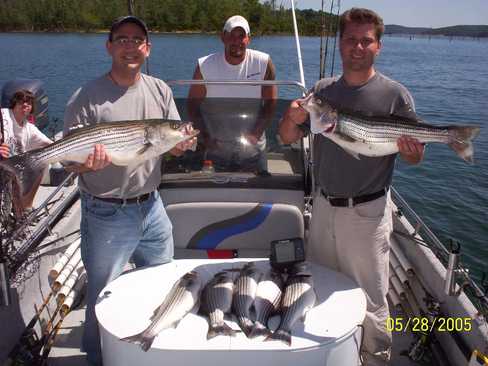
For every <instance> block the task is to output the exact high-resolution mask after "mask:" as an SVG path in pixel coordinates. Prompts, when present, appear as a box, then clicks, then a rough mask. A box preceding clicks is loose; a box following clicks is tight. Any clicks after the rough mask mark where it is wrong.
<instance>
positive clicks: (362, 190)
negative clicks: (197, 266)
mask: <svg viewBox="0 0 488 366" xmlns="http://www.w3.org/2000/svg"><path fill="white" fill-rule="evenodd" d="M339 32H340V41H339V47H340V54H341V58H342V65H343V73H342V75H341V76H339V77H334V78H326V79H322V80H319V81H318V82H317V83H316V84H315V86H314V88H313V92H315V93H318V94H320V95H322V96H324V97H325V98H326V100H327V102H328V103H330V104H331V105H332V106H333V107H335V108H339V109H341V108H342V109H347V110H356V111H361V113H366V114H368V115H376V116H389V115H391V114H396V115H403V116H406V117H410V118H415V114H414V102H413V99H412V96H411V95H410V93H409V92H408V90H407V89H406V88H405V87H404V86H403V85H401V84H400V83H398V82H396V81H393V80H391V79H389V78H388V77H386V76H384V75H383V74H381V73H380V72H378V71H376V69H375V66H374V62H375V59H376V57H377V56H378V55H379V53H380V50H381V47H382V43H381V36H382V34H383V32H384V25H383V20H382V19H381V17H380V16H378V15H377V14H376V13H375V12H373V11H371V10H368V9H362V8H352V9H350V10H348V11H346V12H344V13H343V14H342V15H341V17H340V20H339ZM300 103H301V100H295V101H293V102H292V103H291V105H290V106H289V108H288V110H287V111H286V112H285V114H284V116H283V118H282V121H281V123H280V129H279V132H280V136H281V138H282V140H283V142H285V143H291V142H293V141H297V140H299V139H300V138H302V137H303V136H304V133H306V132H304V131H306V128H304V127H303V125H304V123H305V122H306V120H307V119H308V114H307V112H306V111H305V110H304V109H303V108H302V107H301V105H300ZM397 144H398V148H399V154H400V156H401V157H402V158H403V160H405V161H406V162H408V163H410V164H417V163H419V162H420V161H421V160H422V159H423V155H424V146H423V145H422V144H421V143H419V142H418V140H416V139H413V138H411V137H408V136H405V137H402V138H400V139H399V140H398V141H397ZM314 158H315V165H314V174H315V177H316V178H315V181H316V182H317V190H316V192H315V196H314V201H313V202H314V205H313V215H312V222H311V229H310V236H309V243H308V248H307V251H308V253H307V255H308V257H309V258H310V259H311V260H313V261H315V262H318V263H320V264H323V265H325V266H327V267H329V268H332V269H334V270H337V271H339V272H342V273H344V274H346V275H348V276H349V277H351V278H353V279H354V280H355V281H356V282H357V283H358V284H359V285H360V286H361V287H362V288H363V289H364V290H365V293H366V299H367V313H366V318H365V320H364V332H365V333H364V344H363V346H364V347H363V349H364V350H365V353H364V354H363V356H364V358H365V359H366V363H365V364H366V365H384V364H387V362H388V360H389V357H390V350H391V340H392V338H391V333H389V332H388V331H387V330H386V319H387V317H388V315H389V311H388V303H387V299H386V294H387V291H388V263H389V247H390V235H391V232H392V211H391V207H390V192H389V187H390V184H391V181H392V176H393V169H394V165H395V158H396V154H394V155H389V156H383V157H366V156H361V157H360V160H358V159H356V158H355V157H353V156H351V155H350V154H349V153H347V152H346V151H345V150H343V149H342V148H341V147H340V146H338V145H336V144H335V143H334V142H332V141H331V140H329V139H327V138H325V137H324V136H322V135H321V134H318V135H315V138H314ZM345 316H347V314H345Z"/></svg>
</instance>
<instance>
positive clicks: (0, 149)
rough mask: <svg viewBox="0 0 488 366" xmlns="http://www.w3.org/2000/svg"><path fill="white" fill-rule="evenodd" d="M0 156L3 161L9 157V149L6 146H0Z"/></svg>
mask: <svg viewBox="0 0 488 366" xmlns="http://www.w3.org/2000/svg"><path fill="white" fill-rule="evenodd" d="M0 156H1V157H2V158H4V159H8V158H9V157H10V148H9V147H8V145H7V144H1V145H0Z"/></svg>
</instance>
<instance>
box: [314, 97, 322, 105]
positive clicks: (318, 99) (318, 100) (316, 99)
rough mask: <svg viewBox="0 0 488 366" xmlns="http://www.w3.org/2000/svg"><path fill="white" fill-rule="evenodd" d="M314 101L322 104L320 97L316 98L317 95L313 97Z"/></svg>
mask: <svg viewBox="0 0 488 366" xmlns="http://www.w3.org/2000/svg"><path fill="white" fill-rule="evenodd" d="M314 99H315V103H317V104H318V105H321V104H322V99H320V98H318V97H315V98H314Z"/></svg>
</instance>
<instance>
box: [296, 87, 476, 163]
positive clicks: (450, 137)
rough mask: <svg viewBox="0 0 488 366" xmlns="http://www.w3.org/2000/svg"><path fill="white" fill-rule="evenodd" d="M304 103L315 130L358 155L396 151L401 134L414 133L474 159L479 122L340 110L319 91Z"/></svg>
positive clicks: (421, 139)
mask: <svg viewBox="0 0 488 366" xmlns="http://www.w3.org/2000/svg"><path fill="white" fill-rule="evenodd" d="M302 107H303V108H304V109H305V110H306V111H307V112H309V113H310V122H311V130H312V133H315V134H322V135H323V136H325V137H327V138H329V139H331V140H332V141H334V142H335V143H336V144H337V145H339V146H341V147H342V148H343V149H344V150H345V151H347V152H348V153H350V154H351V155H353V156H354V157H356V158H358V159H359V156H358V154H361V155H365V156H384V155H390V154H394V153H397V152H398V146H397V140H398V138H400V137H402V136H411V137H414V138H416V139H417V140H419V141H420V142H421V143H430V142H439V143H443V144H447V145H448V146H449V147H450V148H451V149H453V150H454V151H455V152H456V154H458V155H459V156H460V157H461V158H462V159H464V160H465V161H467V162H469V163H472V162H473V144H472V142H471V141H472V140H473V139H474V138H475V137H476V136H477V135H478V134H479V131H480V127H479V126H454V125H453V126H434V125H430V124H427V123H423V122H422V121H420V120H412V119H408V118H405V117H398V116H389V117H373V116H365V115H363V114H360V113H356V112H346V111H340V110H337V109H335V108H333V107H332V106H331V105H330V104H328V103H327V101H326V100H325V99H324V98H323V97H321V96H319V95H316V94H310V95H309V96H308V97H307V98H306V99H305V101H304V102H303V103H302Z"/></svg>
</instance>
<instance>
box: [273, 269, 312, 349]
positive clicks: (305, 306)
mask: <svg viewBox="0 0 488 366" xmlns="http://www.w3.org/2000/svg"><path fill="white" fill-rule="evenodd" d="M316 301H317V295H316V293H315V289H314V285H313V278H312V274H311V272H309V271H308V269H307V267H306V265H305V264H302V265H298V266H297V267H296V269H295V270H294V271H292V272H291V273H290V274H289V275H288V278H287V279H286V284H285V290H284V293H283V297H282V299H281V305H280V310H279V313H280V315H281V321H280V325H279V326H278V328H277V329H276V330H275V331H274V332H273V334H271V335H269V336H268V337H266V339H265V341H271V340H279V341H281V342H283V343H285V344H287V345H288V346H291V336H292V329H293V326H294V325H295V323H296V322H297V321H298V320H299V319H301V320H302V321H303V320H305V316H306V314H307V313H308V311H309V310H310V309H312V308H313V307H314V305H315V302H316Z"/></svg>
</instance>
